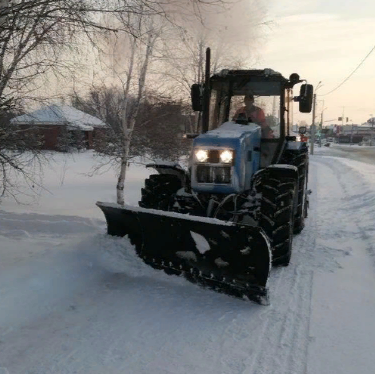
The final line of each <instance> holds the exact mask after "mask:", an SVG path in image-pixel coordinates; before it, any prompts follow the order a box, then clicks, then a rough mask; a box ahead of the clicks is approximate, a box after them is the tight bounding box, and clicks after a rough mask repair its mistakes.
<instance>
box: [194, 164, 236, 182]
mask: <svg viewBox="0 0 375 374" xmlns="http://www.w3.org/2000/svg"><path fill="white" fill-rule="evenodd" d="M231 171H232V168H231V167H230V166H209V165H198V166H197V171H196V173H197V174H196V179H197V182H198V183H212V184H230V183H231V179H232V178H231V174H232V173H231Z"/></svg>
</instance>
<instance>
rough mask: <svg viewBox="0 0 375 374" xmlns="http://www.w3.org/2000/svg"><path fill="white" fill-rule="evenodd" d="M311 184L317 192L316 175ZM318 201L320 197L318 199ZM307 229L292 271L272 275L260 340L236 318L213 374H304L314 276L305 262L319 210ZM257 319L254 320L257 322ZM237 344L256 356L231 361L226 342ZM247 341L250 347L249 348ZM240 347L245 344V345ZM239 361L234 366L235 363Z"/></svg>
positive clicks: (225, 335) (239, 354) (242, 355)
mask: <svg viewBox="0 0 375 374" xmlns="http://www.w3.org/2000/svg"><path fill="white" fill-rule="evenodd" d="M311 180H313V181H315V182H313V183H315V185H314V186H312V188H313V189H315V190H317V188H316V187H317V182H316V172H312V178H311ZM314 200H316V197H315V196H314ZM310 207H311V209H310V211H309V218H308V219H307V221H306V228H305V230H304V231H303V233H302V234H301V235H299V236H298V237H296V238H295V241H294V250H293V255H292V261H291V264H290V265H289V267H287V268H278V269H273V271H272V272H271V277H270V280H269V289H270V299H271V305H270V306H269V307H266V308H265V311H262V312H261V313H260V314H259V315H258V317H259V319H261V320H262V319H263V318H264V317H265V318H264V321H263V324H262V326H261V327H260V328H259V329H258V330H257V332H258V333H259V337H258V339H256V340H254V339H253V337H252V336H251V333H249V331H248V332H247V334H246V336H244V337H243V338H241V335H242V336H243V335H244V333H243V332H244V330H246V328H247V327H249V325H250V322H246V319H244V316H242V315H239V314H237V316H236V317H235V318H234V319H233V320H232V321H231V324H230V325H229V326H228V327H227V328H226V329H225V331H224V333H223V334H222V336H221V337H220V339H222V340H223V339H224V342H223V343H222V344H221V346H220V352H219V354H218V358H219V359H218V360H217V362H216V365H215V368H214V370H213V372H216V373H238V374H269V373H278V374H290V373H293V374H305V373H306V366H307V355H308V344H309V329H310V315H311V299H312V286H313V270H312V269H311V267H310V266H309V264H305V257H306V254H307V253H308V254H309V255H311V252H313V251H314V249H315V246H316V239H315V237H316V231H317V222H316V212H315V211H316V209H317V208H316V204H315V201H314V202H313V203H312V204H310ZM253 317H256V316H249V317H248V318H253ZM227 340H228V341H232V342H233V341H235V342H236V343H238V344H237V345H238V346H239V345H241V346H245V347H246V346H247V347H248V349H249V350H251V351H252V352H248V351H246V352H236V355H234V357H233V355H232V357H230V359H228V358H227V357H226V356H225V355H224V356H223V355H222V353H223V352H225V349H226V346H227V344H225V342H226V341H227ZM246 341H248V344H247V343H246ZM240 343H241V344H240ZM236 358H237V359H238V358H239V360H238V361H235V359H236Z"/></svg>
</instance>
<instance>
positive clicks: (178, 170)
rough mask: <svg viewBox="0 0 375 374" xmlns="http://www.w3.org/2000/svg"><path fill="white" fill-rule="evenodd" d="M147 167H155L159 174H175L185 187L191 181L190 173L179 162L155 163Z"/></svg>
mask: <svg viewBox="0 0 375 374" xmlns="http://www.w3.org/2000/svg"><path fill="white" fill-rule="evenodd" d="M146 168H152V169H155V170H156V171H157V172H158V173H159V174H170V175H175V176H177V177H178V178H179V179H180V180H181V183H182V186H184V187H185V186H186V185H188V184H189V183H190V177H189V174H188V173H187V171H186V170H184V169H183V168H182V167H181V166H180V165H179V164H177V163H153V164H147V165H146Z"/></svg>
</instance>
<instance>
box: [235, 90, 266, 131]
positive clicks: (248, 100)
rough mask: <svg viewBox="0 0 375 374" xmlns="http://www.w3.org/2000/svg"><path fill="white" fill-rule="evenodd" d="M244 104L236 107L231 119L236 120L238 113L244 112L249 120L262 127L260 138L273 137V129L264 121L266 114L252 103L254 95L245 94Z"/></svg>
mask: <svg viewBox="0 0 375 374" xmlns="http://www.w3.org/2000/svg"><path fill="white" fill-rule="evenodd" d="M244 104H245V106H243V107H241V108H239V109H237V111H236V113H235V114H234V116H233V121H236V120H237V118H238V115H239V114H245V115H246V117H247V118H249V119H250V121H251V122H253V123H256V124H257V125H259V126H260V127H261V128H262V138H273V131H272V130H271V128H270V127H269V126H268V125H267V123H266V116H265V115H264V111H263V109H262V108H259V107H257V106H255V105H254V95H252V94H248V95H245V97H244Z"/></svg>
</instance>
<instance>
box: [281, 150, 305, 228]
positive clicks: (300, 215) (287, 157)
mask: <svg viewBox="0 0 375 374" xmlns="http://www.w3.org/2000/svg"><path fill="white" fill-rule="evenodd" d="M280 162H281V163H283V164H288V165H294V166H296V167H297V168H298V174H299V180H298V205H297V209H296V214H295V217H294V234H299V233H301V232H302V230H303V229H304V227H305V218H306V217H307V208H308V199H307V180H308V162H309V156H308V150H307V148H302V149H301V150H299V151H290V150H287V151H286V152H285V153H284V155H283V157H282V160H281V161H280Z"/></svg>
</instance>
